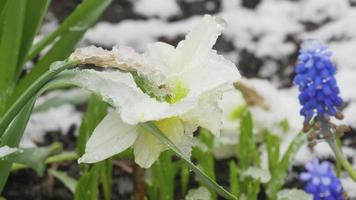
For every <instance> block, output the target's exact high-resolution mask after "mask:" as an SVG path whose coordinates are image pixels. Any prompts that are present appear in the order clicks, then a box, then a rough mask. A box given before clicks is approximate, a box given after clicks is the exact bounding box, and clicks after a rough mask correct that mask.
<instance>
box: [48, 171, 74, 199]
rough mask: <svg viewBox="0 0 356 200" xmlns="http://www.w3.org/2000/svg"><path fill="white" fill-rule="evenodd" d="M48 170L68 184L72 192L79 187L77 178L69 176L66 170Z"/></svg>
mask: <svg viewBox="0 0 356 200" xmlns="http://www.w3.org/2000/svg"><path fill="white" fill-rule="evenodd" d="M48 172H49V174H51V175H52V176H54V177H56V178H57V179H58V180H60V181H61V182H62V183H63V184H64V186H66V188H68V189H69V191H71V192H72V194H74V193H75V188H76V187H77V183H78V181H77V180H75V179H74V178H72V177H70V176H68V175H67V174H66V173H65V172H61V171H58V170H54V169H49V170H48Z"/></svg>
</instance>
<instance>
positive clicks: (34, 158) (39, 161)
mask: <svg viewBox="0 0 356 200" xmlns="http://www.w3.org/2000/svg"><path fill="white" fill-rule="evenodd" d="M61 149H62V145H61V144H60V143H53V144H52V145H50V146H49V147H40V148H28V149H19V150H18V151H17V152H15V153H13V154H10V155H8V156H5V157H3V158H2V159H1V160H2V161H3V162H8V163H20V164H23V165H27V166H29V167H31V168H32V169H34V170H35V171H36V172H37V174H38V175H40V176H42V175H43V172H44V170H45V160H46V159H47V157H49V156H50V155H52V154H53V153H55V152H58V151H60V150H61Z"/></svg>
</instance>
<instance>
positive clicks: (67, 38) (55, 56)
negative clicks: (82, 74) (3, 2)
mask: <svg viewBox="0 0 356 200" xmlns="http://www.w3.org/2000/svg"><path fill="white" fill-rule="evenodd" d="M20 1H21V0H20ZM110 2H111V0H101V1H97V0H85V1H83V2H82V3H81V4H80V5H79V6H78V7H77V8H76V10H75V11H74V12H73V13H72V14H71V15H70V16H69V17H68V18H67V19H66V20H65V21H64V22H63V23H62V24H61V26H60V27H59V28H58V29H60V31H58V29H57V31H55V32H54V33H52V34H50V35H49V36H47V37H46V38H45V39H43V40H42V41H41V42H40V43H39V44H36V45H35V46H34V47H33V48H32V49H31V53H30V55H29V59H30V58H31V57H33V56H35V55H37V54H38V53H39V52H40V51H41V50H42V49H43V48H44V47H46V46H47V45H49V44H51V43H52V42H53V41H54V40H55V43H54V44H53V46H52V47H51V49H50V50H49V51H48V52H47V54H46V55H44V56H43V58H42V59H41V60H40V61H39V62H38V63H37V64H36V65H35V66H34V67H33V69H32V71H31V72H30V73H29V74H28V75H26V76H25V77H24V79H22V80H21V81H20V82H19V84H18V86H17V87H16V89H15V91H14V93H13V94H12V95H11V98H10V99H9V100H8V101H7V106H9V104H11V102H14V101H15V100H16V99H17V98H18V97H19V96H20V95H21V94H22V93H23V91H25V90H26V88H27V87H28V86H29V85H31V83H33V82H34V81H36V80H37V78H38V77H40V76H41V75H42V74H44V73H45V72H46V71H47V70H48V66H49V65H50V64H51V63H52V62H54V61H57V60H64V59H65V58H66V57H68V55H69V54H70V52H71V51H72V50H73V48H74V47H75V45H76V44H77V43H78V42H79V41H80V39H81V38H82V36H83V35H84V33H85V32H86V31H87V30H88V28H90V27H91V26H92V25H93V24H94V23H95V22H96V20H97V19H98V18H99V17H100V15H101V14H102V13H103V12H104V10H105V8H106V7H107V6H108V5H109V4H110ZM43 41H44V42H43Z"/></svg>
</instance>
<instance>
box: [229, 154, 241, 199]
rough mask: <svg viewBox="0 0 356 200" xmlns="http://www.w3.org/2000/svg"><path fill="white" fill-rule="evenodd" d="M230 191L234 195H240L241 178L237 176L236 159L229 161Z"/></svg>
mask: <svg viewBox="0 0 356 200" xmlns="http://www.w3.org/2000/svg"><path fill="white" fill-rule="evenodd" d="M229 169H230V173H229V177H230V191H231V193H232V194H233V195H235V196H237V197H238V196H239V179H238V176H237V165H236V163H235V161H230V162H229Z"/></svg>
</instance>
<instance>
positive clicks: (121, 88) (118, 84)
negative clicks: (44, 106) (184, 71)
mask: <svg viewBox="0 0 356 200" xmlns="http://www.w3.org/2000/svg"><path fill="white" fill-rule="evenodd" d="M66 73H67V77H68V78H67V79H66V83H71V84H74V85H77V86H79V87H83V88H85V89H87V90H89V91H92V92H94V93H96V94H99V95H100V96H101V97H102V98H103V100H104V101H106V102H108V103H110V104H111V105H112V106H113V107H114V108H115V109H116V110H117V112H119V113H120V115H121V119H122V121H124V122H125V123H128V124H132V125H134V124H138V123H140V122H146V121H153V120H161V119H165V118H169V117H173V116H179V115H181V114H183V113H185V112H187V111H188V110H190V109H192V108H193V107H194V106H195V105H196V98H197V97H195V96H192V97H190V98H185V99H184V100H182V101H180V102H178V103H175V104H168V103H166V102H159V101H157V100H156V99H154V98H151V97H149V96H148V95H146V94H145V93H143V92H142V90H141V89H140V88H138V87H137V85H136V83H135V81H134V79H133V77H132V75H131V74H130V73H127V72H121V71H119V70H106V71H95V70H91V69H85V70H68V71H67V72H66Z"/></svg>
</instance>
